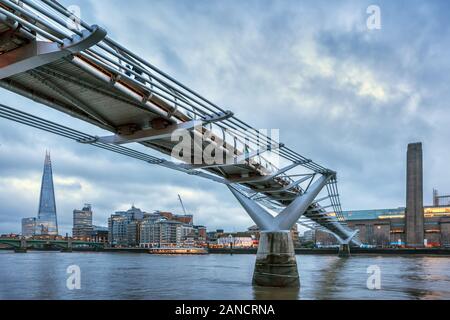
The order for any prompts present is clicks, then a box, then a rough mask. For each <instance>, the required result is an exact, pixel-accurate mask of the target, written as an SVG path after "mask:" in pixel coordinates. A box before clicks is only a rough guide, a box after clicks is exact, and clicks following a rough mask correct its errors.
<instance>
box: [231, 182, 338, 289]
mask: <svg viewBox="0 0 450 320" xmlns="http://www.w3.org/2000/svg"><path fill="white" fill-rule="evenodd" d="M331 177H332V176H330V175H323V176H321V177H320V178H318V179H317V180H316V181H315V182H314V183H312V184H311V185H310V186H309V188H308V190H306V191H305V192H304V193H303V194H302V195H299V196H298V197H297V198H295V200H294V201H292V202H291V203H290V204H289V205H288V206H287V207H286V208H285V209H283V210H282V211H281V212H280V213H279V214H278V215H277V216H275V217H274V216H273V215H271V214H270V213H269V212H268V211H267V210H265V209H264V208H263V207H261V206H260V205H259V204H258V203H256V201H255V200H253V199H250V198H249V197H247V196H246V195H244V194H243V193H242V192H240V191H239V190H237V189H235V188H233V187H232V186H231V185H228V188H229V189H230V191H231V192H232V193H233V195H234V196H235V197H236V199H237V200H238V201H239V202H240V204H241V205H242V207H243V208H244V209H245V211H247V213H248V214H249V216H250V217H251V218H252V219H253V221H254V222H255V223H256V225H257V226H258V227H259V229H260V239H259V246H258V252H257V255H256V263H255V271H254V274H253V284H254V285H258V286H264V287H299V286H300V277H299V274H298V268H297V260H296V257H295V250H294V242H293V241H292V235H291V233H290V230H291V228H292V227H293V226H294V224H295V223H297V221H298V219H299V218H300V217H301V216H302V215H303V214H304V213H305V211H306V210H307V209H308V208H309V206H310V205H311V204H312V202H313V201H314V199H315V197H316V196H317V195H318V194H319V192H320V191H321V190H322V188H323V187H324V186H325V185H326V184H327V182H328V181H329V179H330V178H331Z"/></svg>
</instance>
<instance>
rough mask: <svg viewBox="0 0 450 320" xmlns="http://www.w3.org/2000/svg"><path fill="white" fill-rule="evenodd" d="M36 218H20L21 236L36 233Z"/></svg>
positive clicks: (30, 235) (29, 235)
mask: <svg viewBox="0 0 450 320" xmlns="http://www.w3.org/2000/svg"><path fill="white" fill-rule="evenodd" d="M36 222H37V221H36V218H35V217H32V218H23V219H22V236H23V237H32V236H34V235H35V234H36Z"/></svg>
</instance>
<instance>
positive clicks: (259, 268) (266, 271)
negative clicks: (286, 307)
mask: <svg viewBox="0 0 450 320" xmlns="http://www.w3.org/2000/svg"><path fill="white" fill-rule="evenodd" d="M253 284H254V285H257V286H263V287H299V286H300V277H299V274H298V268H297V260H296V257H295V251H294V242H293V241H292V235H291V233H290V232H289V231H277V232H267V231H263V232H261V233H260V239H259V246H258V253H257V255H256V263H255V271H254V273H253Z"/></svg>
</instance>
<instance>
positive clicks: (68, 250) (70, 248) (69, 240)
mask: <svg viewBox="0 0 450 320" xmlns="http://www.w3.org/2000/svg"><path fill="white" fill-rule="evenodd" d="M66 239H67V247H65V248H62V249H61V252H72V251H73V250H72V238H68V237H67V236H66Z"/></svg>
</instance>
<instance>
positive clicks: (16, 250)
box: [14, 238, 27, 253]
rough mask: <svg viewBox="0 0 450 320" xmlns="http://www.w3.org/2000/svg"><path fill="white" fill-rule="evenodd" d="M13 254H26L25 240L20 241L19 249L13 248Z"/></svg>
mask: <svg viewBox="0 0 450 320" xmlns="http://www.w3.org/2000/svg"><path fill="white" fill-rule="evenodd" d="M14 252H15V253H26V252H27V240H26V239H25V238H22V239H20V247H15V248H14Z"/></svg>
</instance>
